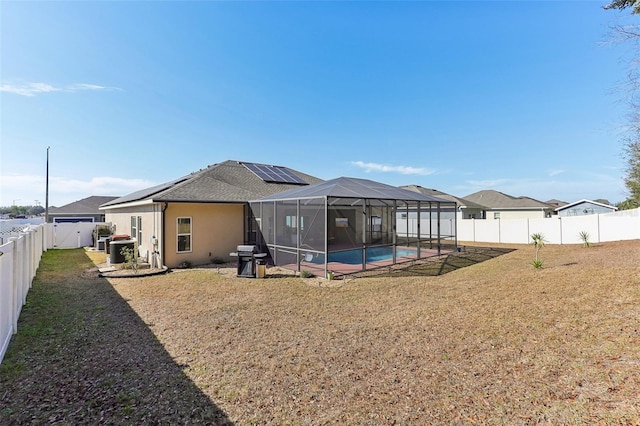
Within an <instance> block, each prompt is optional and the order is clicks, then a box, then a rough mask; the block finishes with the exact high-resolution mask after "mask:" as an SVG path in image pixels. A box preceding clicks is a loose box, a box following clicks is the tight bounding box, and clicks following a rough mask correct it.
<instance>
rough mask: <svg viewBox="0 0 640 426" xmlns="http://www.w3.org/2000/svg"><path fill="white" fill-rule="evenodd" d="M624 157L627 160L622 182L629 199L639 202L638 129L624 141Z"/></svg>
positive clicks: (639, 147) (639, 161) (639, 139)
mask: <svg viewBox="0 0 640 426" xmlns="http://www.w3.org/2000/svg"><path fill="white" fill-rule="evenodd" d="M624 158H625V160H626V162H627V167H626V169H625V172H626V174H627V175H626V176H625V178H624V184H625V186H626V187H627V189H628V190H629V199H631V200H635V201H636V202H640V131H637V132H636V137H635V138H632V139H631V138H630V139H628V140H627V141H626V143H625V147H624Z"/></svg>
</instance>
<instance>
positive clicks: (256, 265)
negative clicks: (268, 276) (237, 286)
mask: <svg viewBox="0 0 640 426" xmlns="http://www.w3.org/2000/svg"><path fill="white" fill-rule="evenodd" d="M229 256H233V257H237V258H238V272H237V276H238V277H244V278H256V277H258V278H263V277H264V260H265V259H264V258H265V257H267V253H258V246H252V245H239V246H238V247H236V252H235V253H229ZM261 267H262V268H261ZM258 270H260V272H261V273H260V274H257V275H256V272H257V271H258Z"/></svg>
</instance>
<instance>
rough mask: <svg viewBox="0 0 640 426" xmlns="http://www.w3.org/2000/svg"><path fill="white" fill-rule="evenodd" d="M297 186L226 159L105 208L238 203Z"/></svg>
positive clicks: (308, 179) (312, 179) (309, 178)
mask: <svg viewBox="0 0 640 426" xmlns="http://www.w3.org/2000/svg"><path fill="white" fill-rule="evenodd" d="M288 170H289V171H291V172H292V173H294V174H296V175H297V176H299V177H300V178H302V180H304V181H305V182H307V183H308V184H313V183H317V182H321V181H322V180H321V179H318V178H316V177H314V176H311V175H307V174H305V173H301V172H298V171H296V170H292V169H288ZM298 187H300V185H292V184H285V183H273V182H265V181H263V180H262V179H260V178H259V177H257V176H256V175H255V174H253V173H252V172H251V171H249V170H248V169H247V168H246V167H245V166H244V165H242V162H239V161H233V160H227V161H224V162H222V163H218V164H214V165H212V166H209V167H207V168H206V169H203V170H199V171H197V172H194V173H191V174H190V175H187V176H184V177H182V178H179V179H176V180H173V181H170V182H167V183H164V184H161V185H157V186H154V187H151V188H147V189H144V190H142V191H137V192H134V193H131V194H128V195H125V196H124V197H121V198H118V199H116V200H113V201H111V202H109V203H106V204H104V205H103V206H102V207H111V206H115V205H117V204H123V203H127V202H133V201H142V200H152V201H157V202H161V201H171V202H195V203H207V202H218V203H229V202H231V203H238V202H247V201H249V200H254V199H257V198H261V197H264V196H266V195H271V194H275V193H278V192H282V191H285V190H287V189H291V188H298Z"/></svg>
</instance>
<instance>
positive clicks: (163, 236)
mask: <svg viewBox="0 0 640 426" xmlns="http://www.w3.org/2000/svg"><path fill="white" fill-rule="evenodd" d="M168 208H169V203H168V202H167V201H165V202H164V206H163V207H162V212H161V213H162V254H161V256H162V258H161V259H160V260H161V262H160V263H162V265H161V266H165V265H164V259H165V257H164V255H165V250H166V249H165V243H164V242H165V240H166V237H165V234H166V227H165V214H164V213H165V212H166V211H167V209H168Z"/></svg>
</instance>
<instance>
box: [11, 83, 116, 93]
mask: <svg viewBox="0 0 640 426" xmlns="http://www.w3.org/2000/svg"><path fill="white" fill-rule="evenodd" d="M87 90H91V91H97V90H105V91H114V90H116V91H122V89H120V88H118V87H108V86H100V85H97V84H87V83H76V84H70V85H67V86H60V87H56V86H52V85H50V84H47V83H22V84H3V85H0V92H7V93H13V94H16V95H21V96H36V95H40V94H43V93H51V92H68V93H74V92H79V91H87Z"/></svg>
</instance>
